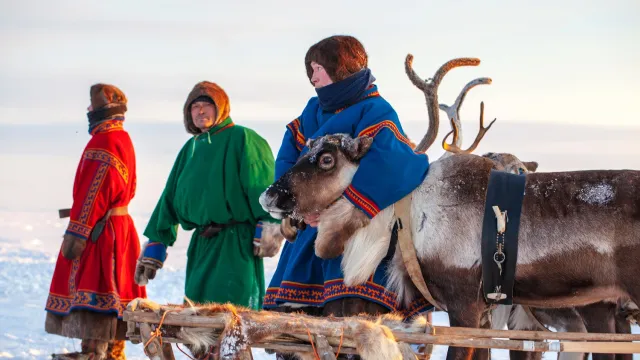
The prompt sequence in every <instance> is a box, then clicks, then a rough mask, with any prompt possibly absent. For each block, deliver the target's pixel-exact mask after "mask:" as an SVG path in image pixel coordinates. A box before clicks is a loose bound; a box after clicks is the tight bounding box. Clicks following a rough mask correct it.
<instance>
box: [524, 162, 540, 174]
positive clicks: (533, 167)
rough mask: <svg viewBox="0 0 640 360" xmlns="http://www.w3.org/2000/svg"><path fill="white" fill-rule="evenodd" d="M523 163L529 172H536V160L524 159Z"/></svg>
mask: <svg viewBox="0 0 640 360" xmlns="http://www.w3.org/2000/svg"><path fill="white" fill-rule="evenodd" d="M523 164H524V166H526V167H527V170H529V171H530V172H536V170H537V169H538V163H537V162H536V161H525V162H523Z"/></svg>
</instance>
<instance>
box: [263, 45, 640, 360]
mask: <svg viewBox="0 0 640 360" xmlns="http://www.w3.org/2000/svg"><path fill="white" fill-rule="evenodd" d="M411 62H412V56H411V55H409V56H408V57H407V61H406V69H407V72H408V74H409V76H410V78H411V80H412V82H413V83H414V84H415V85H416V86H417V87H418V88H420V89H421V90H423V91H424V92H425V97H426V100H427V106H428V110H429V111H428V112H429V121H430V127H435V128H437V125H438V123H439V119H438V108H437V104H438V101H437V88H438V85H439V84H440V81H441V80H442V78H443V77H444V75H445V74H446V73H447V72H448V71H449V70H451V69H452V68H454V67H457V66H463V65H477V63H479V60H477V59H462V60H461V59H456V60H453V61H450V62H448V63H446V64H445V65H443V67H441V68H440V69H439V70H438V72H436V75H435V76H434V78H433V79H432V80H429V81H424V80H421V79H420V78H419V77H418V76H417V75H416V73H415V72H414V71H413V69H412V68H411ZM434 125H435V126H434ZM486 130H487V128H484V127H481V130H480V132H479V133H478V136H477V137H476V141H474V144H476V145H477V143H479V141H480V140H481V139H482V136H483V135H484V133H485V132H486ZM427 135H429V133H427ZM453 135H454V143H455V139H456V137H457V131H456V129H455V126H454V131H453ZM433 141H435V136H431V137H429V136H425V138H423V140H422V141H421V142H420V144H419V145H418V147H417V148H416V151H423V150H424V149H426V148H428V146H429V145H431V144H432V143H433ZM371 142H372V140H371V139H370V138H367V137H357V138H351V137H349V136H346V135H342V134H338V135H327V136H324V137H322V138H319V139H313V140H309V141H308V143H307V146H308V148H309V152H308V153H307V154H305V156H303V157H301V158H300V159H299V160H298V162H297V163H296V164H295V165H294V166H293V167H291V169H289V171H288V172H287V173H285V174H284V175H283V176H282V177H281V178H280V179H278V180H277V181H276V182H275V183H274V184H273V185H272V186H270V187H269V188H268V189H267V190H266V191H265V192H264V193H263V195H262V196H261V199H260V202H261V204H262V206H263V207H264V208H265V209H266V210H268V211H269V212H270V213H271V214H272V216H275V217H279V218H282V217H284V216H287V215H291V214H293V215H295V216H300V215H304V214H305V213H307V212H311V211H315V210H317V209H324V212H323V213H322V215H321V216H320V222H319V225H318V236H317V238H316V242H315V252H316V254H317V255H318V256H319V257H321V258H334V257H336V256H339V255H341V254H343V253H344V256H343V264H349V263H352V262H358V258H359V257H362V256H363V255H364V254H363V253H362V252H356V251H351V252H350V251H348V250H349V248H353V247H358V248H360V249H362V248H368V249H372V248H376V249H377V248H385V247H388V246H389V239H390V232H391V228H392V226H393V224H394V223H395V221H396V215H395V206H396V205H397V204H394V205H391V206H389V207H387V208H385V209H383V210H382V211H381V212H380V213H379V214H378V215H377V216H375V217H374V218H373V219H371V220H369V219H368V218H367V217H366V216H365V215H364V214H362V213H361V212H360V211H359V210H357V209H356V208H355V207H354V206H353V205H351V203H349V202H348V201H347V200H345V199H343V198H341V194H342V193H343V191H344V190H345V188H346V187H347V186H348V185H349V183H350V180H351V178H352V177H353V174H354V173H355V172H356V171H357V167H358V161H359V159H361V158H362V157H363V156H365V155H366V153H367V150H368V148H369V146H370V145H371ZM445 145H446V146H447V147H448V149H450V151H453V152H456V153H458V154H457V155H456V156H450V157H446V158H444V159H440V160H438V161H435V162H433V163H432V164H431V165H430V169H429V173H428V175H427V177H426V178H425V180H424V181H423V183H422V184H421V185H420V186H418V187H417V188H416V189H415V190H414V191H413V192H412V193H411V194H410V195H409V196H410V203H411V205H410V208H411V209H410V213H411V226H410V230H411V235H412V239H413V244H414V247H415V250H416V253H417V257H418V261H419V264H420V267H421V270H422V275H423V276H424V278H425V279H427V284H428V288H429V291H430V292H431V294H432V295H433V298H434V299H435V301H436V302H438V303H439V304H440V305H441V306H442V307H443V310H445V311H447V312H448V315H449V319H450V324H451V326H467V327H480V325H481V324H480V323H481V319H482V317H483V314H484V313H486V311H487V309H488V304H487V303H486V302H485V301H484V299H483V298H482V296H478V295H479V294H478V289H479V285H480V282H481V278H482V274H481V262H482V260H481V258H480V248H481V244H480V239H481V231H482V223H483V217H484V206H485V192H486V190H487V186H488V182H489V175H490V172H491V171H492V170H494V169H497V166H496V163H495V162H493V161H492V160H491V159H488V158H486V157H482V156H477V155H472V154H469V152H470V151H469V150H461V149H460V148H459V147H456V146H455V145H449V144H445ZM472 147H473V146H472ZM328 165H330V166H328ZM381 191H385V190H384V189H381ZM525 191H526V195H525V197H524V202H523V205H522V215H521V223H520V231H519V245H518V246H519V248H518V256H517V262H518V271H517V273H516V278H515V287H514V302H515V303H516V304H520V305H527V306H532V307H541V308H566V307H574V306H583V305H588V304H593V303H596V302H600V301H606V300H611V301H615V300H617V299H619V298H621V297H629V298H630V299H631V301H633V302H635V303H636V304H637V303H638V301H640V283H639V282H638V281H637V280H636V278H635V276H636V275H635V274H638V273H640V262H638V261H637V260H636V259H637V258H638V256H640V171H633V170H585V171H569V172H551V173H531V174H527V175H526V190H525ZM336 199H338V200H336ZM396 253H397V252H396ZM569 259H570V261H569ZM377 265H378V264H377V263H375V264H366V266H364V267H361V268H359V269H357V270H358V272H367V273H368V272H369V270H371V269H375V267H376V266H377ZM353 271H354V269H352V268H350V267H349V266H345V267H344V273H345V283H346V284H347V285H348V286H351V285H357V284H358V283H359V282H361V281H362V277H363V276H362V274H353ZM391 271H392V272H394V273H395V276H394V277H395V279H396V280H397V281H392V282H391V283H390V287H391V290H392V291H395V292H396V293H397V294H399V296H400V297H401V298H402V299H403V300H404V301H407V302H408V301H411V300H412V299H413V298H415V297H416V296H418V292H417V291H416V288H415V285H414V284H413V283H412V282H411V281H410V279H409V277H408V276H407V274H406V269H405V268H404V265H403V263H402V261H401V259H399V257H398V256H396V257H395V258H394V260H393V265H392V269H391ZM474 351H477V352H478V353H477V355H479V356H480V357H487V356H488V352H487V351H482V350H474V349H461V348H450V349H449V354H448V358H449V359H466V358H468V357H469V356H471V355H472V354H473V353H474Z"/></svg>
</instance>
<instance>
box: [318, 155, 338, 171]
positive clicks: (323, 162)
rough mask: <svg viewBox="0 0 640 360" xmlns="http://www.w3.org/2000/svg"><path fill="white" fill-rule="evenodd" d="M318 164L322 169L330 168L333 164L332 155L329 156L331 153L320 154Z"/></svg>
mask: <svg viewBox="0 0 640 360" xmlns="http://www.w3.org/2000/svg"><path fill="white" fill-rule="evenodd" d="M318 165H319V166H320V168H322V169H324V170H329V169H331V168H332V167H333V165H334V161H333V156H331V154H322V156H320V160H319V161H318Z"/></svg>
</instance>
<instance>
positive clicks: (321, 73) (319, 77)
mask: <svg viewBox="0 0 640 360" xmlns="http://www.w3.org/2000/svg"><path fill="white" fill-rule="evenodd" d="M311 69H312V70H313V74H312V75H311V83H312V84H313V86H314V87H315V88H316V89H319V88H321V87H323V86H327V85H330V84H333V80H331V77H329V74H327V70H325V69H324V66H322V65H320V64H318V63H316V62H314V61H312V62H311Z"/></svg>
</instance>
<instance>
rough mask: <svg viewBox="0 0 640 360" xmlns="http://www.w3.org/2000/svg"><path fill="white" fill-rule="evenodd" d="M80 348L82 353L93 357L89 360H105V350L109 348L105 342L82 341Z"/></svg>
mask: <svg viewBox="0 0 640 360" xmlns="http://www.w3.org/2000/svg"><path fill="white" fill-rule="evenodd" d="M80 346H81V348H82V352H83V353H85V354H91V355H93V356H92V357H90V360H107V348H108V347H109V343H108V342H107V341H101V340H95V339H82V342H81V343H80Z"/></svg>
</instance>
